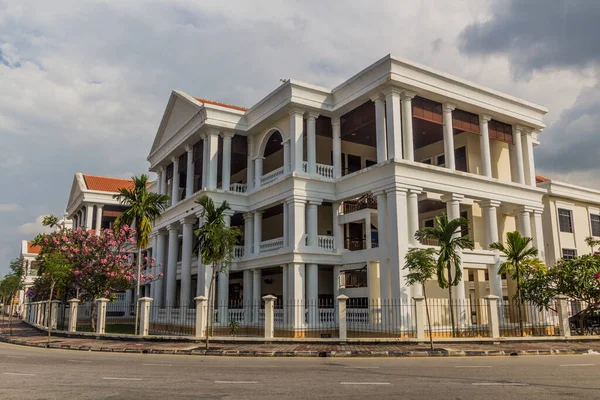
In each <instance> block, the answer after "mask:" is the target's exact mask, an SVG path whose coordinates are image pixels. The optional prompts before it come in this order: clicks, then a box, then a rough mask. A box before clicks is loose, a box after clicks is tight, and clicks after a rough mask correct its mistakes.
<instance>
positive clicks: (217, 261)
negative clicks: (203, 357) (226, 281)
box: [194, 195, 241, 349]
mask: <svg viewBox="0 0 600 400" xmlns="http://www.w3.org/2000/svg"><path fill="white" fill-rule="evenodd" d="M196 203H197V204H199V205H200V206H201V207H202V212H201V214H200V218H203V219H204V224H203V225H202V227H200V228H198V229H196V231H195V232H194V234H195V235H196V242H195V243H194V254H200V257H201V259H202V263H203V264H204V265H210V266H212V275H211V279H210V285H209V287H208V304H209V306H208V309H207V310H206V314H207V315H206V348H207V349H208V342H209V333H210V329H211V327H212V324H213V319H214V295H213V291H214V284H215V280H216V279H217V274H219V273H223V272H226V271H227V267H228V266H229V264H230V263H231V260H232V259H233V249H234V247H235V245H236V244H237V239H238V236H240V234H241V232H240V231H239V229H237V228H235V227H230V226H227V225H226V224H225V211H227V210H230V209H231V208H230V207H229V203H227V202H226V201H224V202H223V203H222V204H221V205H220V206H219V207H216V206H215V203H214V202H213V201H212V199H211V198H210V197H208V196H206V195H204V196H201V197H199V198H198V199H197V200H196Z"/></svg>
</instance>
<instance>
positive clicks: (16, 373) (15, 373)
mask: <svg viewBox="0 0 600 400" xmlns="http://www.w3.org/2000/svg"><path fill="white" fill-rule="evenodd" d="M4 375H19V376H35V374H22V373H19V372H4Z"/></svg>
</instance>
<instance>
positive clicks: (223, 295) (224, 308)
mask: <svg viewBox="0 0 600 400" xmlns="http://www.w3.org/2000/svg"><path fill="white" fill-rule="evenodd" d="M217 281H218V285H219V289H218V291H217V295H218V296H217V301H218V304H217V307H218V310H219V312H218V314H219V323H220V324H227V323H228V322H229V275H228V274H227V271H222V272H219V278H218V279H217Z"/></svg>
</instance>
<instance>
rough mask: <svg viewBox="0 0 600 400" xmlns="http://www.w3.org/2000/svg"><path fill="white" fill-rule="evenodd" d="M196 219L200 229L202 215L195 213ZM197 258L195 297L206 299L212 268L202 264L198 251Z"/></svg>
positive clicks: (202, 219)
mask: <svg viewBox="0 0 600 400" xmlns="http://www.w3.org/2000/svg"><path fill="white" fill-rule="evenodd" d="M196 217H198V228H202V226H203V225H204V218H202V214H201V213H196ZM197 257H198V262H197V264H196V265H197V267H196V268H197V272H196V274H197V275H196V278H197V279H198V281H197V285H196V296H204V297H208V290H209V287H210V281H211V279H212V267H211V266H210V265H204V264H203V263H202V254H201V252H200V251H198V254H197Z"/></svg>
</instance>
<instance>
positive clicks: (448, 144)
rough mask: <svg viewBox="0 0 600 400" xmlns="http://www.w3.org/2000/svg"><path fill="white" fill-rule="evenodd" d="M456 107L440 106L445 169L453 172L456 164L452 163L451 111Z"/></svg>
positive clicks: (446, 104) (447, 104) (449, 105)
mask: <svg viewBox="0 0 600 400" xmlns="http://www.w3.org/2000/svg"><path fill="white" fill-rule="evenodd" d="M455 108H456V106H455V105H454V104H451V103H444V104H442V111H443V114H444V116H443V120H444V158H445V163H446V168H448V169H451V170H455V169H456V162H455V161H454V128H453V127H452V111H454V109H455Z"/></svg>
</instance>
